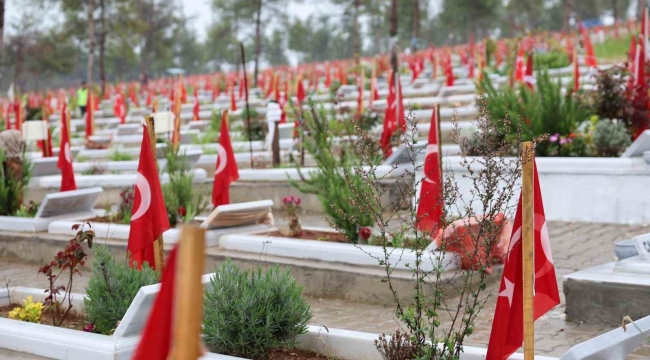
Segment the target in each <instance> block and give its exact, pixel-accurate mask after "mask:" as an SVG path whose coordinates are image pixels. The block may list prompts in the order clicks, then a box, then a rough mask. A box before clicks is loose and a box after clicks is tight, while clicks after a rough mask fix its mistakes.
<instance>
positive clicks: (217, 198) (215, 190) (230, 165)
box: [212, 112, 239, 207]
mask: <svg viewBox="0 0 650 360" xmlns="http://www.w3.org/2000/svg"><path fill="white" fill-rule="evenodd" d="M237 179H239V170H238V169H237V161H236V160H235V152H234V151H233V150H232V144H231V143H230V133H229V132H228V113H227V112H224V115H223V118H222V119H221V133H220V135H219V143H218V144H217V164H216V169H215V171H214V184H213V186H212V205H214V207H217V206H219V205H226V204H230V194H229V193H228V191H229V189H230V184H231V183H233V182H235V181H237Z"/></svg>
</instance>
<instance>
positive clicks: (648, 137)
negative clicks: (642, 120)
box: [621, 130, 650, 158]
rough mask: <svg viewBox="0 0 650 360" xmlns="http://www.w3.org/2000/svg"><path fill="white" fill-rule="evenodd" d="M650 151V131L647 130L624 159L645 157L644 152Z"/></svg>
mask: <svg viewBox="0 0 650 360" xmlns="http://www.w3.org/2000/svg"><path fill="white" fill-rule="evenodd" d="M646 151H650V130H645V131H644V132H642V133H641V135H639V137H638V138H636V140H634V142H633V143H632V145H630V147H628V148H627V150H625V152H624V153H623V155H621V157H622V158H630V157H640V156H644V154H643V153H644V152H646Z"/></svg>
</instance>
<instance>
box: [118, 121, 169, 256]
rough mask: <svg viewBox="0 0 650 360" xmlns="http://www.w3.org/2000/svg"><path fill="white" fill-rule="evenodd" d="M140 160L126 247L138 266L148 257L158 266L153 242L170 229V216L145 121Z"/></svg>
mask: <svg viewBox="0 0 650 360" xmlns="http://www.w3.org/2000/svg"><path fill="white" fill-rule="evenodd" d="M142 125H143V126H142V127H143V132H142V146H141V147H140V162H139V164H138V174H137V179H136V182H135V197H134V199H133V210H132V212H131V213H132V214H133V215H132V216H131V227H130V230H129V242H128V245H127V249H128V251H129V253H130V254H131V266H134V267H135V266H137V267H138V269H140V268H141V267H142V264H143V263H144V262H145V261H146V262H148V263H149V266H151V267H152V268H155V266H156V265H155V261H154V249H153V243H154V241H155V240H156V239H158V237H159V236H160V235H161V234H162V233H163V232H165V231H167V230H168V229H169V219H168V217H167V210H166V209H165V199H164V198H163V194H162V189H161V187H160V179H159V178H158V169H157V168H156V162H155V159H154V157H153V153H152V151H151V141H150V140H149V132H148V131H147V125H146V123H144V122H143V124H142Z"/></svg>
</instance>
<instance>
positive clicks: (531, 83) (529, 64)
mask: <svg viewBox="0 0 650 360" xmlns="http://www.w3.org/2000/svg"><path fill="white" fill-rule="evenodd" d="M524 82H525V83H526V85H528V87H529V88H530V89H531V90H535V77H534V76H533V54H532V53H530V54H528V60H527V61H526V75H524Z"/></svg>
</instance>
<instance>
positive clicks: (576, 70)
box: [573, 51, 580, 93]
mask: <svg viewBox="0 0 650 360" xmlns="http://www.w3.org/2000/svg"><path fill="white" fill-rule="evenodd" d="M573 58H574V60H573V92H574V93H577V92H578V91H579V90H580V64H579V63H578V54H577V52H576V51H574V54H573Z"/></svg>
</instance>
